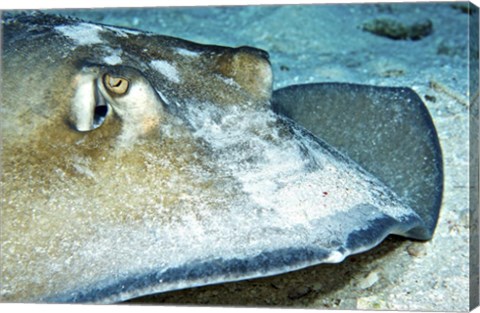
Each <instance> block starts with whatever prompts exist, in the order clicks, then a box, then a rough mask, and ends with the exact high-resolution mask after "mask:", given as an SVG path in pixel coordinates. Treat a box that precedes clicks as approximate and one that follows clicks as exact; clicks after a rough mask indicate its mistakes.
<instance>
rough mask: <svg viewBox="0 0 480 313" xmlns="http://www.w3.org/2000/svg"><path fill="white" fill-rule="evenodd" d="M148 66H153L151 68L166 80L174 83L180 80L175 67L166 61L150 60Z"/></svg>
mask: <svg viewBox="0 0 480 313" xmlns="http://www.w3.org/2000/svg"><path fill="white" fill-rule="evenodd" d="M150 66H151V67H153V69H155V70H156V71H158V72H159V73H160V74H162V75H163V76H165V77H166V78H167V79H168V80H170V81H172V82H174V83H179V82H180V77H179V75H178V71H177V69H176V68H175V67H174V66H173V65H172V64H170V63H168V62H167V61H163V60H153V61H151V62H150Z"/></svg>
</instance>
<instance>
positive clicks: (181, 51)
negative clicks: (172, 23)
mask: <svg viewBox="0 0 480 313" xmlns="http://www.w3.org/2000/svg"><path fill="white" fill-rule="evenodd" d="M176 51H177V53H178V54H180V55H183V56H187V57H198V56H199V55H200V53H198V52H195V51H190V50H187V49H183V48H177V49H176Z"/></svg>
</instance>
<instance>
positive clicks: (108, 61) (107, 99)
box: [1, 14, 425, 302]
mask: <svg viewBox="0 0 480 313" xmlns="http://www.w3.org/2000/svg"><path fill="white" fill-rule="evenodd" d="M3 31H4V42H3V47H4V53H3V54H2V65H3V68H2V97H3V98H2V113H4V114H2V118H3V119H4V120H3V121H2V145H3V146H2V150H3V151H2V162H3V169H4V171H3V173H2V188H3V190H4V195H5V196H4V198H3V199H2V201H3V204H4V205H2V225H1V226H2V300H4V301H35V302H43V301H48V302H56V301H61V302H73V301H81V302H85V301H101V302H113V301H121V300H126V299H130V298H133V297H136V296H141V295H146V294H150V293H154V292H163V291H168V290H175V289H181V288H186V287H192V286H199V285H205V284H212V283H218V282H225V281H235V280H242V279H247V278H253V277H261V276H269V275H274V274H279V273H283V272H288V271H292V270H295V269H299V268H303V267H306V266H309V265H313V264H318V263H321V262H339V261H341V260H343V258H344V257H345V256H347V255H349V254H351V253H357V252H362V251H365V250H368V249H370V248H372V247H373V246H375V245H377V244H378V243H379V242H380V241H382V240H383V239H384V238H385V237H386V236H387V235H388V234H399V235H408V234H409V233H410V231H411V230H412V229H416V228H422V227H425V225H424V222H423V221H422V219H421V216H419V215H418V214H416V213H415V211H413V210H412V209H411V208H410V207H409V206H408V205H406V204H405V203H404V202H403V201H401V199H399V198H398V197H397V196H396V195H395V194H394V193H393V192H391V191H390V190H389V189H388V188H387V187H386V186H385V185H383V184H382V183H381V182H380V181H379V180H378V179H377V178H375V177H373V176H371V175H370V174H368V173H367V172H365V171H364V170H363V169H361V168H360V167H359V166H358V165H357V164H355V163H354V162H352V161H351V160H349V159H348V158H346V157H345V156H343V155H342V154H340V153H338V152H337V151H336V150H335V149H334V148H332V147H331V146H329V145H328V144H326V143H325V142H323V141H322V140H320V139H318V138H316V137H314V136H312V135H311V134H309V133H308V132H307V131H305V129H303V128H301V127H299V126H298V125H296V124H295V123H292V122H291V121H290V120H288V119H286V118H284V117H281V116H278V115H275V114H274V113H273V112H272V111H271V110H270V108H269V98H270V94H271V85H272V79H271V78H272V77H271V70H270V65H269V62H268V59H267V55H266V53H264V52H262V51H261V50H257V49H254V48H248V47H244V48H237V49H232V48H224V47H216V46H201V45H197V44H193V43H190V42H186V41H182V40H179V39H174V38H169V37H163V36H154V35H151V34H143V33H138V32H135V31H132V30H128V29H117V28H112V27H106V26H100V25H95V24H89V23H83V22H81V21H77V20H70V19H65V18H61V17H51V16H45V15H42V14H35V15H32V16H28V15H23V16H20V17H18V18H7V19H6V20H5V23H4V29H3ZM37 42H38V43H39V44H36V43H37ZM40 43H41V44H40ZM32 47H34V49H32ZM35 48H38V49H35ZM40 58H42V59H46V61H45V62H41V63H39V62H38V60H39V59H40ZM110 77H114V78H113V79H110ZM120 81H121V82H122V84H124V83H127V84H128V88H127V89H126V90H127V92H125V89H122V88H121V87H122V85H120V84H119V82H120ZM123 86H125V85H123ZM17 87H18V88H17ZM105 103H107V104H108V105H107V106H108V110H106V109H105V108H101V107H103V106H105ZM99 124H101V126H100V127H98V125H99ZM97 127H98V128H97ZM79 130H82V131H79ZM90 130H91V131H90ZM85 131H86V132H85ZM239 221H241V222H239Z"/></svg>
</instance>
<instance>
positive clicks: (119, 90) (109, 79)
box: [103, 74, 129, 96]
mask: <svg viewBox="0 0 480 313" xmlns="http://www.w3.org/2000/svg"><path fill="white" fill-rule="evenodd" d="M103 84H104V85H105V88H107V90H108V91H110V92H111V93H113V94H115V95H118V96H121V95H124V94H126V93H127V91H128V85H129V82H128V80H127V79H126V78H123V77H115V76H110V75H108V74H105V76H103Z"/></svg>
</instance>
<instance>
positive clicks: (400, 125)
mask: <svg viewBox="0 0 480 313" xmlns="http://www.w3.org/2000/svg"><path fill="white" fill-rule="evenodd" d="M272 105H273V110H274V111H275V112H277V113H279V114H282V115H284V116H286V117H288V118H291V119H292V120H294V121H296V122H297V123H299V124H300V125H302V126H303V127H305V128H306V129H308V130H309V131H311V132H312V133H313V134H315V135H316V136H318V137H320V138H322V139H324V140H325V141H326V142H328V143H329V144H330V145H332V146H334V147H336V148H337V149H338V150H340V151H341V152H343V153H344V154H346V155H348V156H349V157H350V158H351V159H353V160H354V161H355V162H357V163H358V164H359V165H360V166H362V167H363V168H365V169H366V170H367V171H369V172H370V173H372V174H373V175H374V176H376V177H377V178H379V179H380V180H381V181H383V183H385V184H386V185H387V186H388V187H390V188H391V189H392V190H393V191H394V192H395V193H396V194H397V195H398V196H399V197H400V198H401V199H402V200H403V201H405V202H406V203H407V204H408V205H409V206H410V207H411V208H412V209H413V210H415V211H416V212H417V214H418V215H419V216H420V217H421V218H422V219H423V221H424V226H423V227H417V228H414V229H412V230H410V231H408V232H407V233H405V236H407V237H409V238H413V239H419V240H428V239H430V238H431V237H432V235H433V232H434V230H435V227H436V224H437V220H438V215H439V211H440V206H441V202H442V193H443V163H442V162H443V161H442V152H441V148H440V144H439V140H438V136H437V132H436V130H435V126H434V124H433V121H432V118H431V116H430V114H429V112H428V109H427V108H426V106H425V104H424V103H423V102H422V100H421V99H420V97H419V96H418V95H417V94H416V93H415V92H414V91H413V90H412V89H410V88H394V87H375V86H367V85H357V84H347V83H315V84H305V85H295V86H289V87H285V88H282V89H279V90H276V91H274V93H273V98H272Z"/></svg>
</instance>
